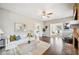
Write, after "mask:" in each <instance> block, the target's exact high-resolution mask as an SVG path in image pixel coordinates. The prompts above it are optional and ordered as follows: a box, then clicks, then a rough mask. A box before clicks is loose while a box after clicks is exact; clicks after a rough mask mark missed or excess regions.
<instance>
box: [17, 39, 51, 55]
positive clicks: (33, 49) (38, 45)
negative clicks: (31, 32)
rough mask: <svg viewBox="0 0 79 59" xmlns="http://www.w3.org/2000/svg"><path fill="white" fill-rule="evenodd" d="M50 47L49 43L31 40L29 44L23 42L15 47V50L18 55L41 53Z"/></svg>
mask: <svg viewBox="0 0 79 59" xmlns="http://www.w3.org/2000/svg"><path fill="white" fill-rule="evenodd" d="M49 47H50V44H49V43H46V42H43V41H40V40H33V41H31V42H30V43H29V44H28V43H24V44H21V45H19V46H18V47H16V51H17V53H18V54H20V55H42V54H43V53H44V52H45V51H46V50H47V49H48V48H49Z"/></svg>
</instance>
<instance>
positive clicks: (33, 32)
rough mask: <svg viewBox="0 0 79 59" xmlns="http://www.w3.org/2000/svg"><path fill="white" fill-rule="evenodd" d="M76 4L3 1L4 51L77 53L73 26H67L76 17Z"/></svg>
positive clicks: (0, 14) (0, 13) (0, 25)
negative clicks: (74, 10) (74, 12)
mask: <svg viewBox="0 0 79 59" xmlns="http://www.w3.org/2000/svg"><path fill="white" fill-rule="evenodd" d="M73 6H74V4H73V3H66V4H65V3H56V4H53V3H39V4H37V3H19V4H18V3H10V4H8V3H2V4H0V32H1V35H0V39H1V40H0V41H2V44H3V45H2V46H1V45H0V47H1V49H0V52H1V53H0V54H2V55H29V54H30V55H63V54H67V55H73V54H75V55H76V50H75V49H74V48H73V42H71V41H73V38H72V29H71V28H69V27H67V25H70V24H69V23H70V22H71V21H72V20H73ZM63 34H64V35H63ZM63 37H64V38H63ZM65 38H66V40H64V39H65ZM62 39H63V40H64V41H65V42H66V43H63V40H62ZM67 39H71V40H70V41H69V40H67ZM54 40H55V41H54ZM55 42H56V43H55ZM67 43H69V44H67ZM54 44H55V45H56V46H55V45H54ZM64 45H65V47H64ZM26 46H27V47H26ZM51 46H53V48H52V49H51V50H50V47H51ZM53 49H54V50H53ZM56 49H57V50H56ZM58 49H59V50H58ZM55 51H57V52H55ZM50 52H51V53H50ZM77 52H78V51H77Z"/></svg>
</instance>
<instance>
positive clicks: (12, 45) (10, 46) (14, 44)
mask: <svg viewBox="0 0 79 59" xmlns="http://www.w3.org/2000/svg"><path fill="white" fill-rule="evenodd" d="M34 39H35V38H34V37H32V38H30V40H34ZM28 40H29V38H22V39H20V40H16V41H12V42H10V40H9V39H8V38H7V39H6V42H5V43H6V46H5V50H9V49H13V48H15V47H17V46H18V45H20V44H22V43H27V42H28Z"/></svg>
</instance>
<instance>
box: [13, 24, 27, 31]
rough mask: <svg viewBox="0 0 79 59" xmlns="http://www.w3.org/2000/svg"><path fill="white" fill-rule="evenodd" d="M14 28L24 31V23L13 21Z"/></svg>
mask: <svg viewBox="0 0 79 59" xmlns="http://www.w3.org/2000/svg"><path fill="white" fill-rule="evenodd" d="M14 28H15V29H14V30H15V32H24V31H26V25H25V24H21V23H15V24H14Z"/></svg>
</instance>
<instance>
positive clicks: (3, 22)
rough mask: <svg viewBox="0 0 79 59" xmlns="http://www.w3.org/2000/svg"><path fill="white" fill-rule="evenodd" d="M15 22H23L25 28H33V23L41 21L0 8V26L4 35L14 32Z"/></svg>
mask: <svg viewBox="0 0 79 59" xmlns="http://www.w3.org/2000/svg"><path fill="white" fill-rule="evenodd" d="M15 23H23V24H26V26H27V28H31V29H33V30H34V24H35V23H39V24H42V22H41V21H38V20H35V19H31V18H28V17H25V16H23V15H20V14H18V13H15V12H12V11H8V10H5V9H2V8H0V28H2V29H3V31H4V32H5V35H8V34H9V35H10V34H14V33H15V32H14V24H15Z"/></svg>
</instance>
